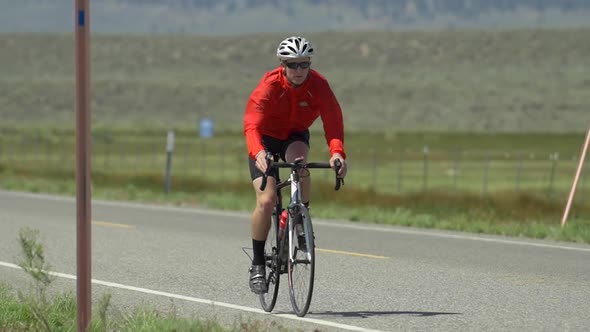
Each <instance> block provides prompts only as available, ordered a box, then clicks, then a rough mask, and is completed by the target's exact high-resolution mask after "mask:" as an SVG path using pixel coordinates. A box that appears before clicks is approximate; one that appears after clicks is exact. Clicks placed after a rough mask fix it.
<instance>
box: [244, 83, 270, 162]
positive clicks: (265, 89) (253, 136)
mask: <svg viewBox="0 0 590 332" xmlns="http://www.w3.org/2000/svg"><path fill="white" fill-rule="evenodd" d="M269 100H270V89H269V86H268V85H266V84H264V83H263V82H261V83H260V84H259V85H258V86H257V87H256V88H255V89H254V91H253V92H252V94H251V95H250V98H249V99H248V103H247V104H246V110H245V112H244V136H246V145H247V146H248V155H249V156H250V158H252V159H254V158H255V157H256V154H257V153H258V152H260V151H262V150H264V146H263V145H262V134H261V131H260V128H261V126H262V125H263V120H264V112H265V110H266V109H267V107H268V105H269Z"/></svg>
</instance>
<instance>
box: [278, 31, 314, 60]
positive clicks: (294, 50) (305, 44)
mask: <svg viewBox="0 0 590 332" xmlns="http://www.w3.org/2000/svg"><path fill="white" fill-rule="evenodd" d="M312 56H313V46H311V43H310V42H309V41H307V39H305V38H303V37H298V36H293V37H289V38H287V39H285V40H283V41H282V42H281V43H280V44H279V47H278V48H277V57H278V58H279V59H281V60H287V59H298V58H307V57H312Z"/></svg>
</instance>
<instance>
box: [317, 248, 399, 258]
mask: <svg viewBox="0 0 590 332" xmlns="http://www.w3.org/2000/svg"><path fill="white" fill-rule="evenodd" d="M316 250H317V251H321V252H326V253H330V254H340V255H348V256H358V257H366V258H375V259H387V258H389V257H385V256H376V255H369V254H360V253H357V252H348V251H339V250H330V249H320V248H316Z"/></svg>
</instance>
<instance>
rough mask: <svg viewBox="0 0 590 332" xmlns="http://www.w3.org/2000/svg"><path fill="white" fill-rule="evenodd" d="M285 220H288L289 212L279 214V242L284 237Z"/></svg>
mask: <svg viewBox="0 0 590 332" xmlns="http://www.w3.org/2000/svg"><path fill="white" fill-rule="evenodd" d="M287 218H289V212H287V210H283V213H281V218H280V219H279V240H280V239H282V238H283V235H285V229H286V228H287Z"/></svg>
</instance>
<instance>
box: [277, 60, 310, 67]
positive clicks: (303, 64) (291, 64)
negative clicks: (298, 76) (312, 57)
mask: <svg viewBox="0 0 590 332" xmlns="http://www.w3.org/2000/svg"><path fill="white" fill-rule="evenodd" d="M283 63H284V64H285V66H287V68H290V69H297V68H301V69H307V68H309V66H311V62H310V61H304V62H283Z"/></svg>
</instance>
